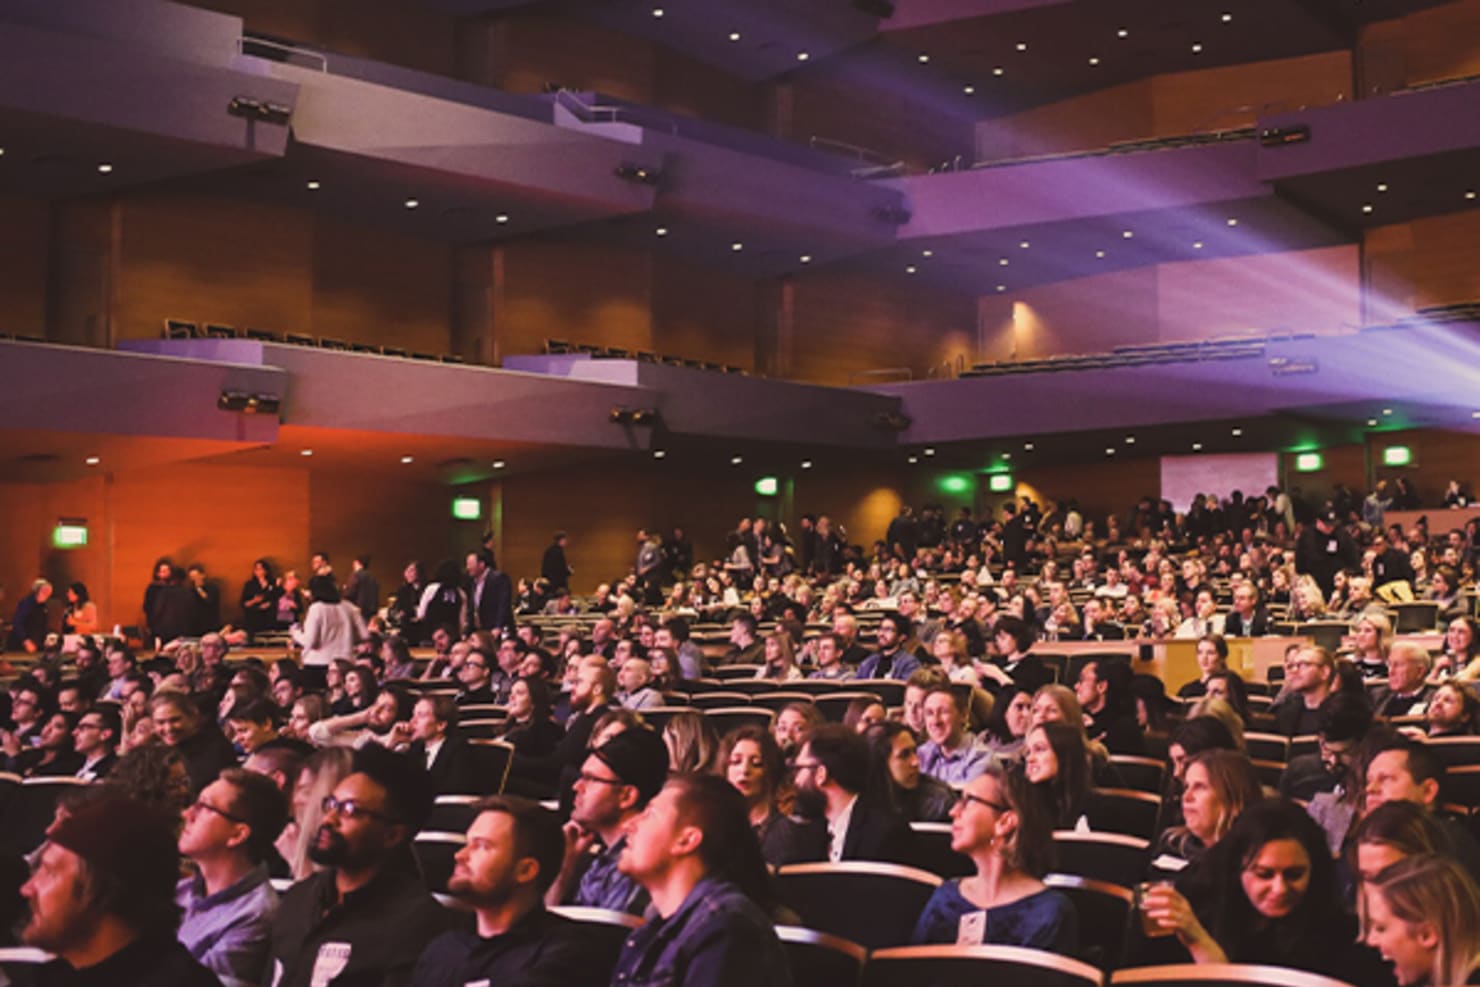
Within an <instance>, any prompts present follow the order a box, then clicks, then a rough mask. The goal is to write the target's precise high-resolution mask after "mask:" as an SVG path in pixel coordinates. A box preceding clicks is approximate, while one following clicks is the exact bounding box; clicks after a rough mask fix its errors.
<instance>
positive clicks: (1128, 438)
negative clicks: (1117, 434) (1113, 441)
mask: <svg viewBox="0 0 1480 987" xmlns="http://www.w3.org/2000/svg"><path fill="white" fill-rule="evenodd" d="M1125 444H1126V445H1128V446H1133V445H1135V444H1136V437H1135V436H1134V435H1127V436H1126V437H1125Z"/></svg>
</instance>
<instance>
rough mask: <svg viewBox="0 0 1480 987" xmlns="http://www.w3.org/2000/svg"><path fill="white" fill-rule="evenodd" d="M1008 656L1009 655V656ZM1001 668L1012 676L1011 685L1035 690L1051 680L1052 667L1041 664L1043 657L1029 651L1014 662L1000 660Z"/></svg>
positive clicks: (1030, 690)
mask: <svg viewBox="0 0 1480 987" xmlns="http://www.w3.org/2000/svg"><path fill="white" fill-rule="evenodd" d="M1009 657H1010V656H1009ZM1000 664H1001V665H1002V670H1003V671H1004V672H1006V673H1007V674H1008V675H1010V676H1012V683H1013V685H1016V686H1018V687H1019V688H1023V689H1027V690H1028V691H1029V692H1037V691H1038V690H1039V689H1041V688H1043V687H1044V686H1045V685H1049V684H1051V683H1052V682H1053V680H1054V678H1053V669H1051V668H1049V667H1048V666H1047V665H1045V664H1043V659H1041V658H1039V657H1038V656H1037V655H1035V654H1032V653H1031V652H1030V653H1028V654H1026V655H1023V657H1022V658H1021V659H1019V660H1018V661H1016V662H1000Z"/></svg>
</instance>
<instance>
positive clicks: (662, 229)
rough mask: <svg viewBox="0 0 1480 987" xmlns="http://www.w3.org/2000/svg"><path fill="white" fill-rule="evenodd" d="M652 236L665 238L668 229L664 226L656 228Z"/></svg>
mask: <svg viewBox="0 0 1480 987" xmlns="http://www.w3.org/2000/svg"><path fill="white" fill-rule="evenodd" d="M653 235H654V236H667V235H668V227H666V226H660V227H658V228H657V229H656V230H653Z"/></svg>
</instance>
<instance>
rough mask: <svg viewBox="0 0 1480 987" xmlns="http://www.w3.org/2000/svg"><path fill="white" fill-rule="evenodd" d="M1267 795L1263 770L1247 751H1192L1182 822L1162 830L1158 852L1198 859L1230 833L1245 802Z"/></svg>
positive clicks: (1184, 789)
mask: <svg viewBox="0 0 1480 987" xmlns="http://www.w3.org/2000/svg"><path fill="white" fill-rule="evenodd" d="M1263 797H1264V789H1263V787H1262V786H1261V785H1260V783H1259V774H1258V772H1256V771H1255V770H1254V765H1253V764H1251V763H1250V761H1249V758H1248V757H1247V756H1246V755H1244V754H1242V753H1239V752H1237V751H1228V750H1219V749H1217V748H1213V749H1211V750H1205V751H1202V752H1201V753H1198V754H1194V755H1192V756H1191V757H1190V758H1188V760H1187V768H1186V773H1185V778H1184V780H1183V783H1182V798H1181V805H1182V824H1181V825H1180V826H1172V827H1169V828H1168V829H1166V830H1165V831H1164V832H1163V833H1162V834H1161V838H1160V840H1159V841H1158V843H1157V855H1158V856H1160V855H1161V854H1168V855H1170V856H1172V857H1177V858H1180V859H1182V860H1187V861H1193V860H1196V859H1198V858H1199V857H1201V856H1202V855H1203V854H1204V853H1206V852H1207V850H1208V849H1209V848H1210V847H1212V846H1213V845H1215V844H1216V843H1217V842H1218V841H1219V840H1221V839H1222V838H1223V837H1224V836H1226V835H1228V830H1229V828H1230V827H1232V826H1233V821H1234V820H1235V819H1237V818H1238V815H1239V813H1240V812H1243V811H1244V807H1245V806H1247V805H1252V804H1253V803H1255V802H1258V801H1259V800H1260V799H1262V798H1263Z"/></svg>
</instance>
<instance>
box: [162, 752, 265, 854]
mask: <svg viewBox="0 0 1480 987" xmlns="http://www.w3.org/2000/svg"><path fill="white" fill-rule="evenodd" d="M287 822H288V800H287V797H286V796H285V795H284V794H283V792H282V791H281V790H280V789H279V788H278V786H277V784H276V782H274V781H273V779H272V778H270V777H268V776H267V775H265V774H258V773H256V772H252V771H248V770H246V769H244V768H227V769H226V770H225V771H222V772H221V776H220V777H219V778H217V779H216V780H215V781H213V782H211V783H210V784H209V785H207V786H206V787H205V788H203V789H201V793H200V794H199V795H198V796H196V799H195V801H194V802H193V803H192V804H191V805H189V806H186V808H185V825H184V827H183V828H182V829H181V830H180V839H179V841H178V842H179V848H180V853H181V855H182V856H186V857H189V858H191V859H192V860H195V861H197V862H199V861H201V860H205V859H207V858H211V859H221V858H222V857H228V856H235V857H240V858H241V859H243V860H245V861H246V862H247V863H250V864H252V865H254V866H255V865H257V864H260V863H262V862H263V861H265V860H267V859H268V857H269V856H270V855H271V852H272V845H273V841H274V840H276V839H277V837H278V834H279V833H281V832H282V830H283V826H285V825H286V824H287Z"/></svg>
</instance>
